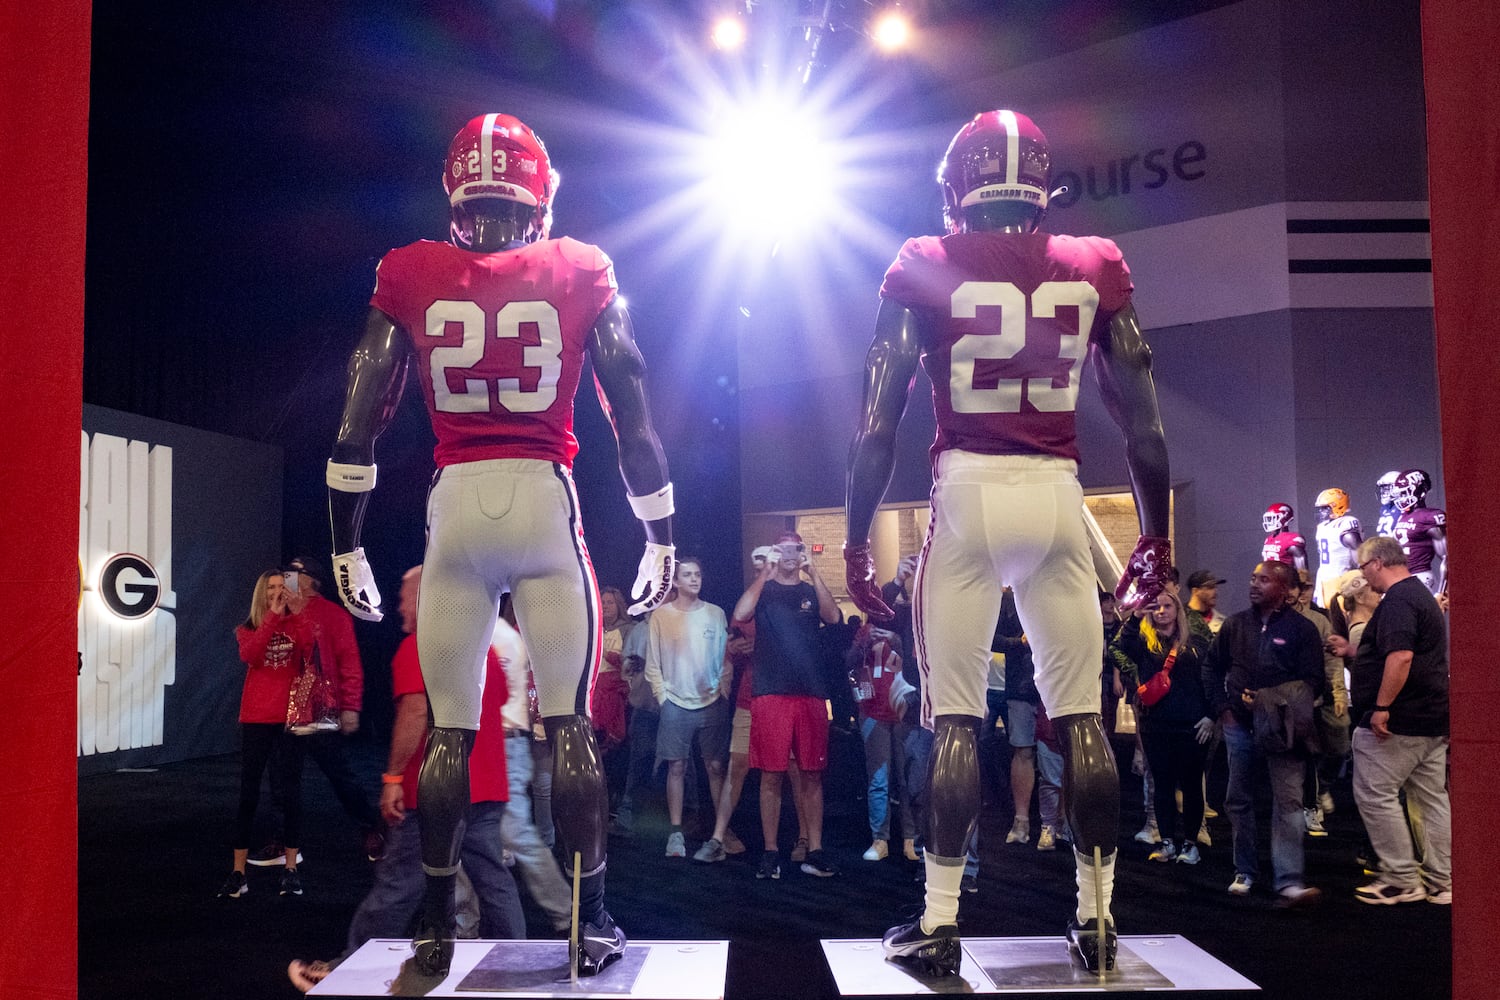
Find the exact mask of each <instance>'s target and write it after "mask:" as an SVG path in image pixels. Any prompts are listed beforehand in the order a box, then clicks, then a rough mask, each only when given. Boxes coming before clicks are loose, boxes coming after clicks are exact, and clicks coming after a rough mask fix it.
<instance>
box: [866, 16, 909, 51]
mask: <svg viewBox="0 0 1500 1000" xmlns="http://www.w3.org/2000/svg"><path fill="white" fill-rule="evenodd" d="M870 37H871V38H872V39H874V41H875V45H876V46H877V47H878V48H879V49H880V50H881V51H882V52H899V51H900V50H901V49H904V48H906V46H907V45H908V44H909V43H910V42H911V21H910V20H909V19H908V18H907V16H906V15H905V14H904V13H902V12H901V11H900V10H897V9H896V8H891V9H890V10H887V11H885V12H884V13H882V14H880V15H879V16H878V17H876V18H875V23H874V24H873V25H871V29H870Z"/></svg>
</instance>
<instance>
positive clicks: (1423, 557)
mask: <svg viewBox="0 0 1500 1000" xmlns="http://www.w3.org/2000/svg"><path fill="white" fill-rule="evenodd" d="M1431 489H1432V477H1431V476H1429V475H1428V474H1427V473H1425V472H1423V471H1422V470H1421V469H1407V470H1406V471H1405V472H1403V473H1401V474H1400V475H1399V476H1397V477H1396V482H1395V483H1394V484H1393V485H1392V487H1391V501H1392V503H1394V504H1395V506H1396V509H1397V510H1398V511H1400V516H1399V517H1397V518H1396V527H1395V529H1394V530H1393V531H1392V532H1391V534H1392V535H1394V536H1395V538H1396V541H1398V542H1400V543H1401V548H1402V549H1403V550H1404V551H1405V552H1406V568H1407V569H1409V570H1411V574H1412V576H1415V577H1417V578H1419V579H1420V580H1421V581H1422V582H1423V583H1424V584H1426V586H1427V589H1428V590H1430V591H1432V593H1433V596H1437V595H1438V594H1441V593H1442V592H1443V591H1444V590H1445V589H1446V588H1447V585H1448V515H1447V514H1446V513H1445V512H1443V511H1442V510H1439V509H1438V508H1436V507H1429V506H1427V494H1428V492H1429V491H1431Z"/></svg>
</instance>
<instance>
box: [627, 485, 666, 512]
mask: <svg viewBox="0 0 1500 1000" xmlns="http://www.w3.org/2000/svg"><path fill="white" fill-rule="evenodd" d="M625 499H626V500H629V501H630V509H631V510H633V511H635V516H636V518H637V519H638V520H641V521H660V520H661V519H662V518H664V517H671V516H672V514H673V513H674V512H675V508H674V507H673V506H672V484H671V483H668V484H667V485H665V486H663V487H662V488H661V489H659V490H657V491H656V492H655V493H647V494H646V495H645V496H643V497H633V496H631V495H630V494H628V493H627V494H626V495H625Z"/></svg>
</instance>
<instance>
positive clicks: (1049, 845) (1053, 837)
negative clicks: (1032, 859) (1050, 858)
mask: <svg viewBox="0 0 1500 1000" xmlns="http://www.w3.org/2000/svg"><path fill="white" fill-rule="evenodd" d="M1036 849H1037V850H1039V851H1055V850H1057V834H1055V833H1053V832H1052V827H1050V826H1043V827H1042V832H1041V833H1039V834H1037V835H1036Z"/></svg>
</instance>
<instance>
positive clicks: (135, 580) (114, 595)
mask: <svg viewBox="0 0 1500 1000" xmlns="http://www.w3.org/2000/svg"><path fill="white" fill-rule="evenodd" d="M99 599H100V600H101V601H103V602H104V606H105V607H106V608H109V610H110V612H111V613H113V614H114V615H115V616H117V617H119V618H125V619H128V620H134V619H137V618H144V617H146V616H147V615H149V614H150V613H151V612H153V611H155V610H156V605H157V604H158V603H159V602H160V601H161V581H160V580H159V579H158V578H157V575H156V567H154V566H152V565H151V564H150V563H149V562H147V561H146V560H145V559H144V558H142V557H141V556H138V555H136V554H135V553H134V552H121V553H119V554H118V555H114V556H110V557H109V559H108V560H106V561H105V563H104V568H103V569H101V570H100V571H99Z"/></svg>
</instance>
